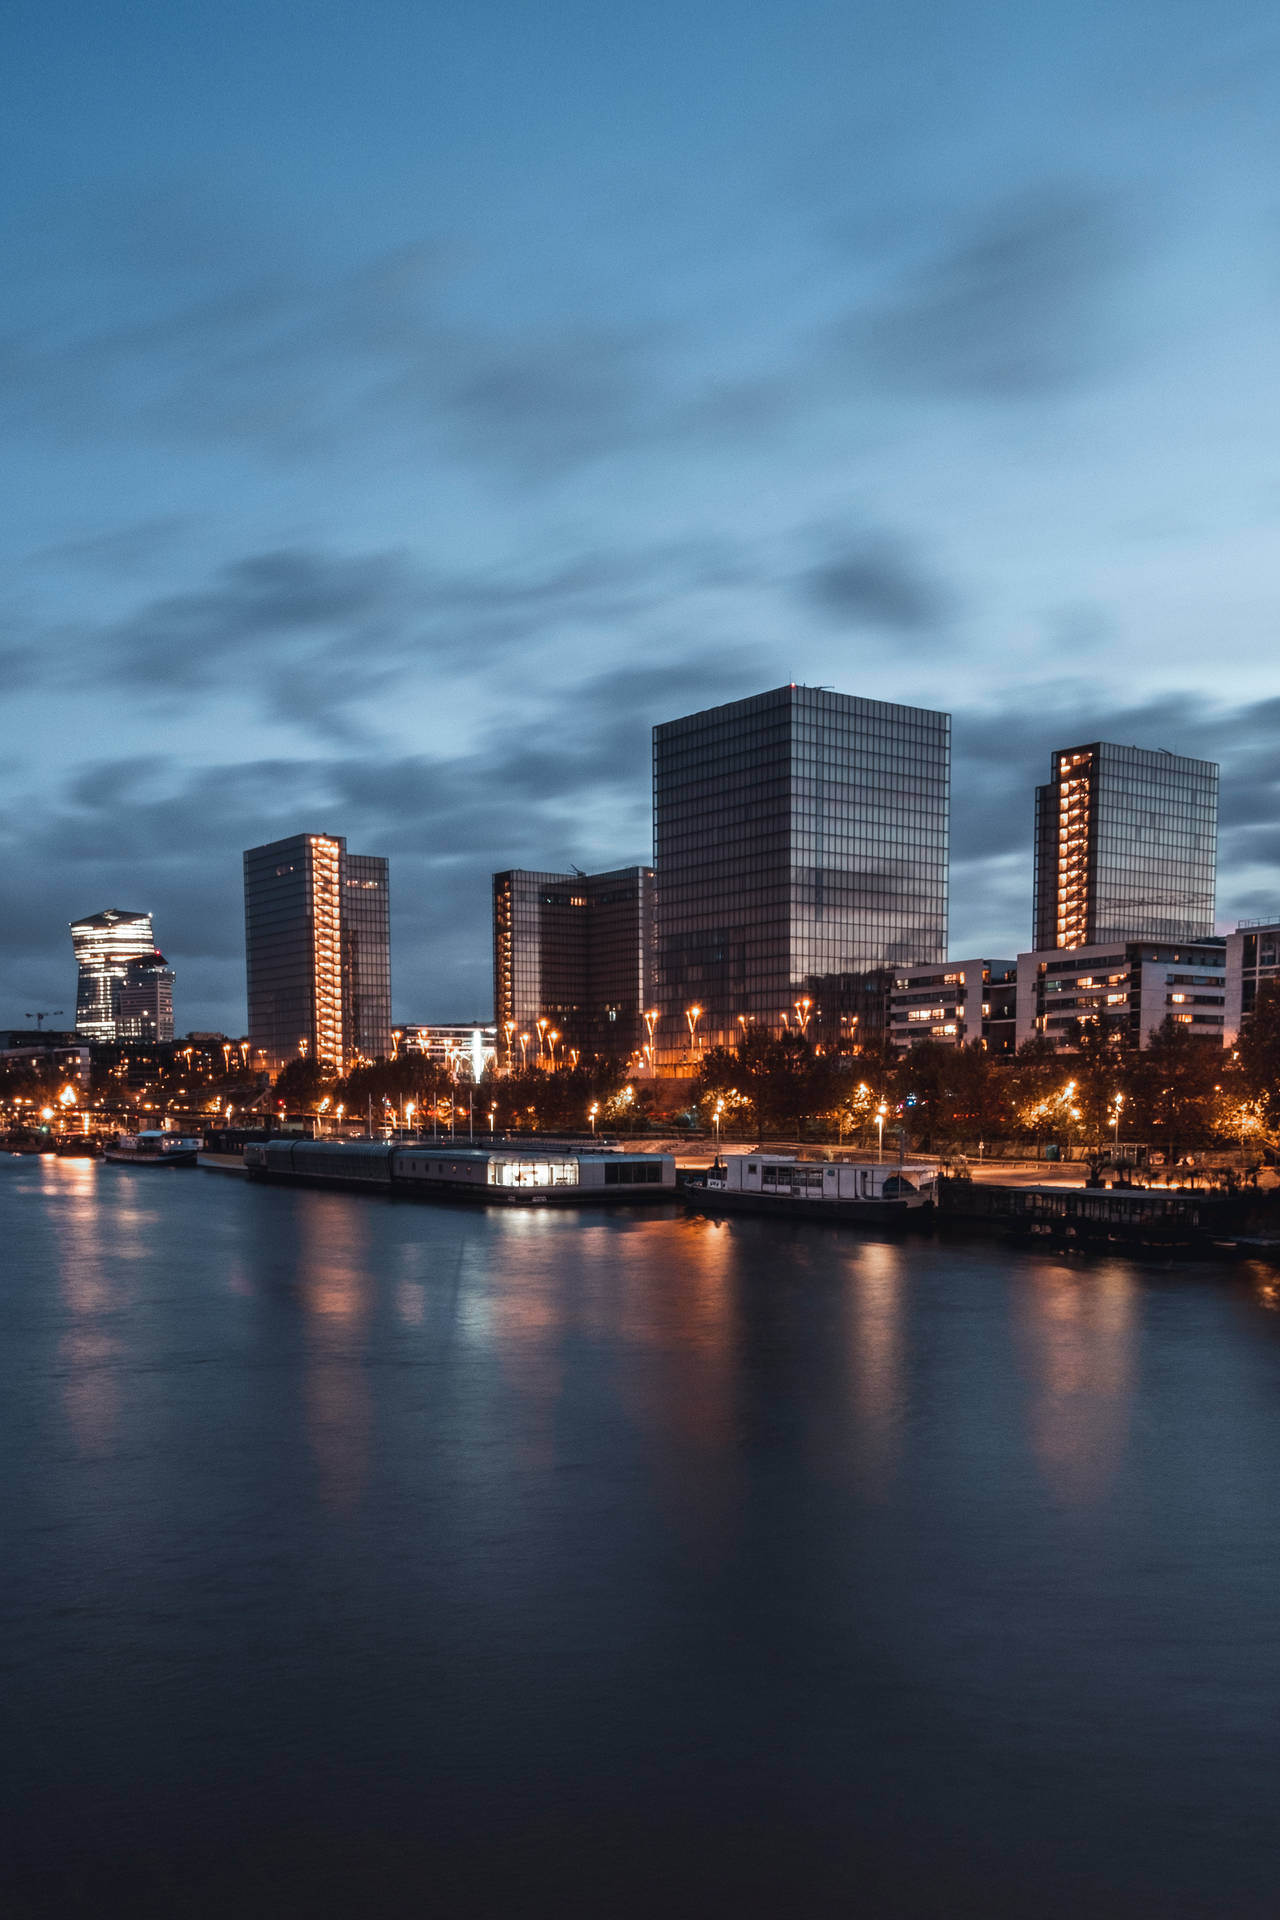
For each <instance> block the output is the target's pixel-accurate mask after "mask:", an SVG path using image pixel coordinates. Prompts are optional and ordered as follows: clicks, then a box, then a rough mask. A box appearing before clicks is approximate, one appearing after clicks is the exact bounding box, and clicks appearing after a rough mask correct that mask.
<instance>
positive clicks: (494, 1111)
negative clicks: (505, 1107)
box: [489, 1043, 510, 1135]
mask: <svg viewBox="0 0 1280 1920" xmlns="http://www.w3.org/2000/svg"><path fill="white" fill-rule="evenodd" d="M509 1047H510V1043H508V1050H509ZM497 1118H498V1106H497V1102H496V1101H495V1102H494V1104H493V1105H492V1106H491V1107H490V1109H489V1132H490V1134H491V1135H492V1133H493V1132H494V1123H495V1121H496V1120H497Z"/></svg>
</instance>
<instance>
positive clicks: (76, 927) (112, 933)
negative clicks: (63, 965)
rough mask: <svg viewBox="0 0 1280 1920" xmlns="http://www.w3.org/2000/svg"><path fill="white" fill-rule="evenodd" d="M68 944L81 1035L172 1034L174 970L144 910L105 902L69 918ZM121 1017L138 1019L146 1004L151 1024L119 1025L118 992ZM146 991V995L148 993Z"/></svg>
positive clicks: (102, 1037) (104, 1037) (99, 1037)
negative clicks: (131, 1027) (90, 911)
mask: <svg viewBox="0 0 1280 1920" xmlns="http://www.w3.org/2000/svg"><path fill="white" fill-rule="evenodd" d="M71 945H72V949H73V951H74V953H75V956H76V962H77V965H78V967H79V977H78V979H77V982H76V1032H77V1033H78V1034H80V1035H81V1036H82V1037H83V1038H84V1039H86V1040H105V1041H114V1040H126V1039H145V1040H165V1041H168V1040H172V1039H173V978H174V977H173V974H172V972H171V971H170V970H169V969H168V968H167V967H166V966H165V962H164V955H163V954H162V953H158V952H157V951H156V942H155V935H154V933H153V932H152V928H151V915H150V914H149V913H126V912H125V911H124V909H123V908H121V907H107V908H105V909H104V910H103V912H101V913H93V914H90V915H89V916H88V917H87V918H86V919H84V920H73V921H72V923H71ZM160 976H162V977H160ZM122 994H125V995H127V996H128V998H127V1006H126V1011H125V1018H126V1020H127V1021H128V1022H129V1023H130V1024H131V1025H132V1024H133V1023H134V1021H135V1016H136V1017H137V1019H139V1020H141V1019H142V1018H143V1017H144V1016H145V1014H146V1012H147V1008H148V1006H149V1008H150V1012H151V1015H152V1017H153V1020H154V1023H155V1026H154V1030H150V1029H149V1030H147V1031H145V1032H143V1031H141V1030H139V1031H138V1032H137V1033H134V1032H132V1031H130V1032H128V1033H126V1032H124V1031H122V1029H121V1024H120V1022H121V1016H122V1007H121V996H122ZM148 996H149V997H148Z"/></svg>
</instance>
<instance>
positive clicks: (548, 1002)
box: [493, 867, 653, 1067]
mask: <svg viewBox="0 0 1280 1920" xmlns="http://www.w3.org/2000/svg"><path fill="white" fill-rule="evenodd" d="M652 954H653V869H652V868H651V867H620V868H616V869H615V870H613V871H611V872H609V873H535V872H531V871H528V870H526V869H522V868H515V869H512V870H511V871H510V872H507V873H495V874H494V876H493V987H494V1005H495V1008H496V1020H497V1029H498V1047H499V1060H500V1062H501V1064H502V1065H503V1066H504V1067H506V1066H509V1065H514V1066H519V1065H520V1064H521V1062H522V1061H525V1060H527V1061H528V1062H529V1063H530V1064H532V1063H534V1062H535V1061H537V1060H539V1059H541V1061H542V1062H543V1064H549V1062H550V1058H551V1055H552V1053H553V1052H554V1056H555V1059H556V1060H557V1061H565V1060H568V1058H569V1056H570V1054H571V1052H573V1051H575V1050H576V1051H577V1052H578V1053H579V1054H582V1055H586V1056H588V1057H590V1056H591V1055H593V1054H607V1055H611V1056H615V1057H621V1058H624V1059H626V1058H630V1056H631V1055H632V1054H633V1053H635V1052H636V1051H637V1050H638V1049H639V1048H640V1046H641V1045H642V1044H643V1041H644V1038H645V1032H644V1010H645V1008H646V1007H647V1006H648V1004H649V995H650V992H651V983H652ZM552 1033H555V1034H556V1035H558V1039H556V1040H555V1041H554V1042H553V1041H552V1040H551V1039H550V1035H551V1034H552ZM521 1034H524V1035H526V1036H527V1039H526V1040H525V1042H524V1044H523V1045H522V1044H521V1040H520V1035H521Z"/></svg>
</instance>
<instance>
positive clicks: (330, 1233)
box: [293, 1194, 376, 1506]
mask: <svg viewBox="0 0 1280 1920" xmlns="http://www.w3.org/2000/svg"><path fill="white" fill-rule="evenodd" d="M293 1223H294V1227H295V1230H296V1234H297V1248H296V1260H297V1268H296V1271H297V1275H298V1283H299V1297H300V1299H301V1301H302V1304H303V1306H304V1308H305V1309H306V1313H305V1316H304V1323H303V1325H304V1337H305V1341H306V1368H305V1372H304V1378H303V1388H302V1391H303V1401H304V1405H305V1407H306V1419H307V1437H308V1440H309V1442H310V1445H311V1452H312V1457H313V1459H314V1460H315V1463H316V1468H317V1472H318V1475H319V1482H320V1493H321V1497H322V1499H324V1500H326V1501H328V1502H329V1503H331V1504H332V1505H335V1506H348V1505H350V1504H351V1503H353V1502H354V1501H355V1500H356V1499H357V1498H358V1497H359V1495H360V1493H361V1491H362V1489H363V1487H364V1485H365V1482H366V1479H367V1477H368V1472H369V1450H370V1444H371V1430H372V1421H373V1407H372V1400H371V1382H370V1377H369V1369H368V1365H367V1357H366V1354H365V1352H364V1343H363V1339H362V1338H361V1337H360V1336H361V1335H362V1333H363V1329H364V1325H365V1322H366V1321H367V1319H368V1316H369V1312H370V1296H371V1292H372V1289H373V1288H374V1286H375V1284H376V1280H375V1274H374V1270H373V1269H374V1261H373V1258H372V1254H373V1246H372V1238H371V1236H372V1230H373V1210H372V1209H371V1208H369V1207H368V1206H366V1205H360V1204H352V1202H351V1201H350V1200H349V1199H347V1198H346V1196H345V1195H341V1194H305V1195H299V1196H297V1204H296V1205H295V1208H294V1213H293Z"/></svg>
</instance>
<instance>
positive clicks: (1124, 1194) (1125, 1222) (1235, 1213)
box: [938, 1178, 1258, 1252]
mask: <svg viewBox="0 0 1280 1920" xmlns="http://www.w3.org/2000/svg"><path fill="white" fill-rule="evenodd" d="M938 1188H939V1191H938V1213H939V1218H940V1219H941V1220H943V1221H945V1222H955V1223H958V1224H971V1225H973V1226H976V1227H981V1228H983V1229H984V1230H986V1231H988V1232H997V1233H1001V1234H1003V1235H1007V1236H1009V1237H1011V1238H1015V1239H1026V1240H1032V1241H1034V1240H1043V1241H1054V1242H1058V1243H1064V1242H1065V1243H1067V1244H1070V1243H1072V1242H1074V1243H1076V1244H1078V1245H1081V1246H1095V1247H1096V1246H1099V1245H1108V1244H1109V1245H1112V1246H1116V1247H1138V1248H1151V1249H1161V1250H1165V1251H1169V1252H1174V1251H1179V1250H1183V1251H1187V1252H1203V1251H1205V1250H1207V1249H1209V1248H1213V1247H1216V1248H1226V1247H1229V1245H1230V1243H1232V1242H1233V1241H1234V1240H1235V1239H1236V1238H1237V1236H1238V1235H1239V1234H1240V1233H1241V1232H1242V1231H1243V1229H1244V1225H1245V1222H1246V1220H1247V1219H1248V1218H1249V1216H1250V1213H1251V1211H1253V1210H1255V1209H1256V1207H1257V1204H1258V1203H1257V1202H1256V1201H1252V1202H1251V1201H1248V1200H1245V1199H1243V1198H1241V1197H1238V1196H1237V1197H1232V1196H1230V1195H1223V1194H1210V1193H1196V1192H1194V1191H1192V1190H1189V1189H1173V1190H1162V1189H1158V1188H1153V1187H1063V1186H1043V1187H998V1186H988V1185H986V1184H985V1183H980V1182H978V1181H974V1180H956V1179H947V1178H944V1179H942V1180H940V1181H939V1183H938Z"/></svg>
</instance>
